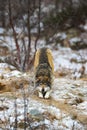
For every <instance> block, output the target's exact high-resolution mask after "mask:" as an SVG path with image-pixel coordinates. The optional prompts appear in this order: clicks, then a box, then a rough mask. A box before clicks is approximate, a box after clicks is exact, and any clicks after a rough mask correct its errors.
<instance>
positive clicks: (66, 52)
mask: <svg viewBox="0 0 87 130" xmlns="http://www.w3.org/2000/svg"><path fill="white" fill-rule="evenodd" d="M52 52H53V57H54V64H55V73H57V72H58V69H59V68H61V67H63V68H67V69H75V68H77V69H78V66H81V64H82V63H74V65H73V64H72V63H71V62H70V59H71V58H72V57H73V58H76V60H77V61H80V60H81V59H80V56H79V53H81V55H82V54H84V55H85V54H86V50H84V53H83V50H80V51H79V52H78V53H77V52H74V51H72V50H71V49H68V48H63V49H62V48H59V50H54V51H52ZM86 58H87V57H84V59H85V60H86ZM79 64H80V65H79ZM85 67H86V65H85ZM86 72H87V68H86V71H85V73H86ZM20 79H21V81H20V83H22V82H23V83H24V86H25V89H24V90H25V92H26V98H25V100H24V98H23V96H24V94H23V90H22V89H20V87H19V89H17V91H16V93H15V92H14V91H15V89H13V88H14V86H15V87H16V85H19V84H18V83H19V80H20ZM26 80H29V82H24V81H26ZM32 81H33V72H27V73H22V72H19V71H17V70H16V68H15V67H12V66H9V65H8V64H5V63H0V90H2V91H3V92H2V91H1V93H0V130H3V129H9V130H13V129H14V126H15V119H16V114H17V123H18V124H17V125H18V130H20V129H24V125H23V122H24V116H25V115H24V108H25V109H26V114H27V117H28V121H26V122H27V129H31V128H30V127H32V128H33V129H37V130H41V129H42V128H44V129H45V130H58V129H59V130H71V129H74V130H86V129H87V78H84V79H78V80H74V79H73V78H72V79H71V78H70V77H56V78H54V84H53V88H52V94H51V98H50V99H48V100H44V99H39V98H38V97H37V95H36V94H34V93H33V89H32V88H33V84H32ZM15 82H16V83H15ZM26 84H27V87H26ZM8 86H10V87H11V89H12V91H11V90H10V91H11V92H4V89H6V87H8ZM6 90H8V89H6ZM15 97H16V98H15ZM24 102H25V105H26V104H27V105H26V107H25V105H24ZM15 105H17V106H16V108H17V110H16V109H15Z"/></svg>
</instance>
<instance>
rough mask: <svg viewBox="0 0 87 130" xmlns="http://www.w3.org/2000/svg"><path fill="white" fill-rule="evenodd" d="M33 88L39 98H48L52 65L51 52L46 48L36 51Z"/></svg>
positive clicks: (50, 87) (50, 88) (51, 81)
mask: <svg viewBox="0 0 87 130" xmlns="http://www.w3.org/2000/svg"><path fill="white" fill-rule="evenodd" d="M34 72H35V87H36V90H37V92H38V96H39V97H40V98H44V99H45V98H49V97H50V93H51V91H52V83H53V74H54V63H53V56H52V52H51V50H50V49H48V48H45V47H44V48H41V49H39V50H37V51H36V54H35V61H34Z"/></svg>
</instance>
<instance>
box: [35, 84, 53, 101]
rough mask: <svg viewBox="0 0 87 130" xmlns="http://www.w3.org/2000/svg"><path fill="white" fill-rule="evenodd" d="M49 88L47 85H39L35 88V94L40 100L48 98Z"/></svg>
mask: <svg viewBox="0 0 87 130" xmlns="http://www.w3.org/2000/svg"><path fill="white" fill-rule="evenodd" d="M51 91H52V90H51V88H50V86H48V85H47V84H39V85H38V86H37V92H38V96H39V97H40V98H45V99H47V98H49V97H50V94H51Z"/></svg>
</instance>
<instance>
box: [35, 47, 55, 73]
mask: <svg viewBox="0 0 87 130" xmlns="http://www.w3.org/2000/svg"><path fill="white" fill-rule="evenodd" d="M40 64H47V65H48V66H49V67H50V68H51V69H52V73H53V72H54V64H53V56H52V52H51V50H50V49H48V48H41V49H39V50H38V51H37V52H36V54H35V62H34V69H35V70H36V68H37V67H38V66H39V65H40Z"/></svg>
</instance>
